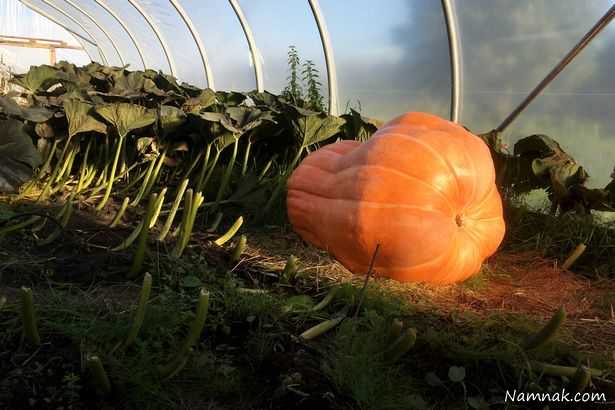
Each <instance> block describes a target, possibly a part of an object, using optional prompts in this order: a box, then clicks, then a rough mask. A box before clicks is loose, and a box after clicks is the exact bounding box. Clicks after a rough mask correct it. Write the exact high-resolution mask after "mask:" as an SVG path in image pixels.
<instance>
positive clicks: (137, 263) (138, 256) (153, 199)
mask: <svg viewBox="0 0 615 410" xmlns="http://www.w3.org/2000/svg"><path fill="white" fill-rule="evenodd" d="M157 201H158V194H152V195H151V196H150V198H149V202H148V205H147V210H146V212H145V217H144V218H143V225H142V226H141V231H140V232H139V242H138V243H137V249H136V250H135V256H134V258H133V260H132V265H131V267H130V271H129V272H128V277H129V278H132V277H134V276H136V275H137V274H139V272H141V268H142V267H143V261H144V260H145V251H146V248H147V239H148V236H149V224H150V221H151V219H152V216H153V215H154V212H155V209H156V204H157Z"/></svg>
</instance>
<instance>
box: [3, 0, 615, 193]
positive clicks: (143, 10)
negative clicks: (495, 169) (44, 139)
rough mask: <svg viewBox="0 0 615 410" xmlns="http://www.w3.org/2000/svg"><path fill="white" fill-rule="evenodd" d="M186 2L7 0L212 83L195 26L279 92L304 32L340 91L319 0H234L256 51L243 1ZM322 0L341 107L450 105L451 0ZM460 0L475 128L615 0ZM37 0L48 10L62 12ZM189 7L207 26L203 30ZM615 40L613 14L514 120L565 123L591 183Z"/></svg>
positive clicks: (614, 102)
mask: <svg viewBox="0 0 615 410" xmlns="http://www.w3.org/2000/svg"><path fill="white" fill-rule="evenodd" d="M175 2H176V3H177V4H179V5H180V6H181V8H182V9H183V11H185V16H184V18H182V16H181V15H180V14H179V13H178V10H177V8H176V7H175V6H174V5H173V2H172V1H171V0H130V1H129V0H22V1H18V0H0V13H1V14H0V21H1V25H0V27H2V28H3V29H2V33H0V34H8V35H11V34H12V35H22V36H37V37H45V38H47V37H49V38H54V39H61V40H65V41H67V42H69V43H71V44H78V43H77V41H76V40H75V38H78V37H76V36H74V35H71V34H69V33H68V32H67V31H66V30H64V29H63V28H60V27H59V26H58V25H57V24H56V23H58V24H61V25H64V26H65V27H67V28H68V29H69V30H72V31H74V32H76V33H78V34H79V35H81V36H83V37H87V38H90V37H91V40H92V42H94V43H96V44H98V46H99V48H100V50H101V51H102V53H103V54H104V55H105V56H106V57H107V60H108V63H109V64H116V65H118V64H120V57H121V60H122V61H124V62H125V63H127V64H130V67H131V68H132V69H142V68H143V64H142V61H141V55H142V56H143V61H144V62H145V64H146V66H147V68H153V69H156V70H163V71H164V72H167V73H168V72H170V70H171V67H173V68H174V71H175V75H176V76H177V77H178V78H180V79H181V80H183V81H186V82H189V83H192V84H194V85H197V86H200V87H205V86H207V85H208V79H207V75H206V71H205V68H204V64H203V58H202V57H201V55H200V53H199V48H198V46H197V43H196V42H195V39H194V37H195V35H196V36H197V37H198V38H199V40H200V41H201V44H202V46H203V51H205V54H206V57H207V60H208V64H209V66H210V75H211V77H212V78H211V80H212V81H213V79H215V86H216V88H217V89H220V90H229V89H235V90H251V89H254V88H256V78H255V66H254V64H255V62H256V63H258V64H260V65H262V79H261V80H262V82H263V85H264V88H265V89H267V90H269V91H272V92H275V93H278V92H280V91H281V90H282V89H283V88H284V86H285V85H286V83H287V76H288V67H287V52H288V47H289V46H291V45H293V46H295V47H296V48H297V50H298V52H299V56H300V58H301V60H302V61H307V60H311V61H312V62H313V63H314V66H315V67H316V68H317V69H318V70H319V72H320V79H321V83H322V86H321V87H322V94H323V95H325V96H327V90H328V83H327V65H326V62H325V54H324V52H323V45H322V42H321V38H320V33H319V30H318V27H317V25H316V22H315V19H314V14H313V12H312V9H311V8H310V1H308V0H236V1H234V3H235V5H236V6H237V7H239V8H240V9H241V11H242V13H243V15H244V16H245V21H246V22H247V25H248V28H249V29H250V30H251V32H252V33H253V40H254V44H255V47H256V48H255V50H254V56H253V55H252V53H251V52H250V47H249V45H248V42H247V39H246V34H245V32H244V31H243V29H242V25H241V24H240V20H239V19H238V16H237V14H236V13H235V10H234V9H233V7H232V2H231V1H229V0H208V1H196V0H175ZM312 3H318V4H319V5H320V9H321V11H322V14H323V16H324V20H325V23H326V27H327V28H328V32H329V36H330V40H331V46H332V50H333V55H334V57H335V63H336V73H337V78H338V87H339V98H338V101H339V102H338V107H339V111H340V112H344V111H345V110H346V109H347V108H348V107H353V108H355V109H360V110H361V111H362V112H363V114H365V115H368V116H372V117H377V118H380V119H383V120H387V119H390V118H392V117H394V116H396V115H398V114H400V113H402V112H406V111H411V110H420V111H428V112H432V113H435V114H438V115H441V116H443V117H447V116H448V114H449V104H450V97H451V79H450V77H451V75H450V62H449V51H448V38H447V32H446V25H445V19H444V15H443V11H442V7H441V2H438V1H429V2H427V1H423V0H388V1H387V2H374V1H372V0H353V2H352V6H349V2H341V1H338V0H320V1H314V2H312ZM451 3H452V4H453V5H454V9H455V10H456V15H455V16H454V17H455V19H456V25H457V27H458V28H459V34H460V37H459V43H460V44H459V45H460V51H461V54H460V57H461V80H462V81H461V84H460V85H461V117H460V120H461V122H462V123H463V124H464V125H466V126H468V127H469V128H470V129H472V130H473V131H475V132H484V131H488V130H490V129H493V128H494V127H496V126H497V125H498V123H499V122H500V121H501V120H502V119H503V118H504V117H505V116H506V115H507V114H508V113H510V112H511V111H512V109H513V108H514V107H515V106H516V105H517V104H518V103H519V102H520V101H521V100H522V99H523V98H524V97H525V95H527V93H528V92H529V91H530V90H531V89H532V88H533V87H534V86H535V85H536V84H537V83H538V82H539V81H540V80H541V79H542V78H543V77H544V75H545V74H547V73H548V71H549V70H550V69H551V68H552V67H553V66H554V65H555V64H556V63H557V62H558V61H559V60H560V59H561V58H562V57H563V55H565V53H566V52H567V51H568V50H570V48H571V47H572V46H573V45H574V44H575V43H576V42H577V41H578V40H579V39H580V38H581V37H582V36H583V34H584V33H585V32H586V31H587V30H588V29H589V28H590V27H591V26H592V25H593V24H594V23H595V22H596V21H597V20H598V19H599V18H600V16H602V14H604V13H605V12H606V10H607V9H608V8H609V7H610V6H611V5H612V4H613V2H612V0H592V1H586V2H580V1H578V0H558V1H554V0H550V1H549V0H518V1H509V0H463V1H460V0H457V1H454V0H451ZM26 4H28V5H33V6H35V7H37V8H39V9H41V10H44V11H45V12H46V13H47V14H48V15H50V16H52V17H53V19H54V21H55V22H56V23H52V22H50V21H49V20H47V19H46V18H44V17H41V16H39V15H37V14H36V13H34V12H32V11H31V10H29V9H28V8H26V7H25V5H26ZM75 5H77V6H78V7H75ZM105 6H106V7H105ZM58 9H60V10H62V11H64V12H65V13H68V14H70V16H71V18H67V16H66V15H63V14H62V13H61V12H59V11H58ZM109 10H111V11H113V14H115V16H114V15H113V14H112V13H110V12H109ZM116 17H117V18H116ZM185 18H187V19H189V20H190V22H191V23H192V25H193V27H194V28H195V32H193V33H191V32H190V30H189V27H188V26H187V25H186V24H185V22H184V19H185ZM94 21H95V22H94ZM101 27H102V30H101ZM86 31H87V32H86ZM113 43H115V44H113ZM81 44H82V45H85V46H86V47H87V51H88V54H89V55H90V56H92V58H93V59H95V60H98V61H100V60H101V58H100V56H99V53H98V52H97V50H96V49H95V47H93V46H91V45H88V43H87V42H84V41H81ZM165 49H166V51H167V54H165ZM614 49H615V26H613V25H611V26H610V27H608V28H607V29H606V30H605V31H604V32H603V33H601V34H600V35H599V36H598V37H597V38H596V39H595V40H594V41H593V42H592V43H591V44H590V45H589V46H588V47H587V49H585V50H584V51H583V52H582V53H581V54H580V55H579V56H578V57H577V58H576V60H575V61H574V62H573V63H572V64H571V65H570V66H569V67H567V68H566V69H565V70H564V71H563V72H562V73H561V75H560V76H559V77H558V78H557V79H556V81H555V82H553V84H551V85H550V86H549V87H548V88H547V89H546V90H545V91H544V92H543V93H542V94H541V95H540V96H539V97H538V98H537V99H536V100H535V101H534V102H533V103H532V104H531V105H530V107H529V109H528V110H527V111H526V112H524V113H523V114H522V115H521V117H519V118H518V119H517V120H516V121H515V122H514V123H513V124H512V126H511V127H510V128H509V129H507V131H506V135H505V137H506V138H507V139H508V142H509V143H513V142H514V141H516V139H518V138H519V137H522V136H526V135H529V134H532V133H544V134H548V135H552V136H553V137H555V138H556V139H557V140H558V141H560V142H561V143H562V144H563V146H564V148H565V149H567V150H568V151H569V152H570V153H571V154H572V155H573V156H574V157H575V158H577V159H578V160H579V161H580V162H581V163H584V164H587V166H588V168H589V172H590V175H592V176H593V177H594V178H593V184H592V185H604V183H606V182H607V181H608V176H609V174H610V167H611V163H612V158H613V157H614V156H615V144H613V143H612V138H613V137H614V136H615V116H613V115H612V113H613V112H615V98H614V97H615V79H614V78H613V76H612V74H611V73H613V72H615V53H613V50H614ZM0 50H1V52H2V55H3V58H4V59H5V60H6V61H8V62H9V63H10V64H11V65H13V66H14V68H15V70H17V71H24V70H26V69H27V67H28V66H29V65H31V64H42V63H46V62H47V54H46V52H45V51H44V50H42V51H41V50H27V49H15V48H10V47H1V48H0ZM139 50H140V51H141V53H139ZM61 59H66V60H69V61H71V62H75V63H77V64H84V63H86V62H87V61H89V59H88V58H87V57H86V55H85V54H84V53H82V52H79V51H72V50H60V51H58V60H61ZM255 59H256V60H255Z"/></svg>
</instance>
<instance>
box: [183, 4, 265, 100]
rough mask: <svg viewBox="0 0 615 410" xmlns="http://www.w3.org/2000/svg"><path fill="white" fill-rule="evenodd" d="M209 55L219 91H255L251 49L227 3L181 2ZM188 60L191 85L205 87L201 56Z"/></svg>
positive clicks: (196, 55) (190, 56) (187, 56)
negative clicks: (203, 84) (203, 85)
mask: <svg viewBox="0 0 615 410" xmlns="http://www.w3.org/2000/svg"><path fill="white" fill-rule="evenodd" d="M181 3H182V5H183V8H184V9H185V11H186V12H187V13H188V14H189V15H190V18H191V19H192V21H193V22H194V24H195V26H196V28H197V30H198V33H199V34H200V37H201V39H202V41H203V43H204V47H205V49H206V51H207V55H208V57H209V61H210V64H211V68H212V70H213V76H214V78H215V85H216V88H217V89H220V90H237V91H249V90H254V89H255V88H256V79H255V77H254V68H253V65H252V58H251V54H250V48H249V47H248V43H247V41H246V38H245V36H244V33H243V30H242V28H241V25H240V24H239V20H238V19H237V16H236V15H235V13H234V12H233V9H232V8H231V6H230V5H229V2H228V0H208V1H204V2H196V1H182V2H181ZM182 58H184V59H185V58H189V59H190V60H189V61H190V64H189V68H190V70H191V72H190V76H189V77H187V79H188V81H189V82H192V83H196V84H202V83H203V78H204V69H203V65H202V63H201V60H200V56H199V55H198V54H193V55H188V54H185V53H183V52H182Z"/></svg>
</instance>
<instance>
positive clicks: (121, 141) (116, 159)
mask: <svg viewBox="0 0 615 410" xmlns="http://www.w3.org/2000/svg"><path fill="white" fill-rule="evenodd" d="M124 137H125V136H124V135H120V136H119V139H118V142H117V148H116V149H115V155H114V157H113V163H112V164H111V171H110V173H109V181H108V182H107V187H106V189H105V195H104V196H103V199H102V200H101V201H100V203H99V204H98V206H97V207H96V210H97V211H100V210H101V209H103V208H104V207H105V205H106V204H107V201H108V200H109V197H110V196H111V190H112V189H113V181H115V171H116V169H117V163H118V162H119V159H120V153H121V152H122V146H123V145H124Z"/></svg>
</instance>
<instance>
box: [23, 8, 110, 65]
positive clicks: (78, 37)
mask: <svg viewBox="0 0 615 410" xmlns="http://www.w3.org/2000/svg"><path fill="white" fill-rule="evenodd" d="M19 1H20V2H21V4H23V5H24V6H25V7H27V8H29V9H30V10H32V11H33V12H35V13H37V14H40V15H41V16H43V17H45V18H46V19H48V20H49V21H51V22H53V23H55V24H57V25H58V26H60V27H62V28H63V29H64V30H66V31H67V32H69V33H70V34H71V35H72V36H73V38H74V39H75V41H76V42H78V43H79V44H80V45H81V48H82V49H83V52H84V53H85V54H86V55H87V56H88V58H89V59H90V61H94V59H93V58H92V55H91V54H90V52H89V51H88V49H87V48H86V47H85V44H84V43H83V42H84V41H85V42H87V43H90V44H91V45H92V46H94V47H96V48H97V49H98V45H97V44H96V43H95V42H93V41H91V40H89V39H88V38H86V37H84V36H82V35H81V34H79V33H77V32H76V31H74V30H72V29H71V28H69V27H67V26H66V25H65V24H64V23H62V22H61V21H59V20H58V19H56V18H55V17H53V16H52V15H50V14H49V13H47V12H46V11H44V10H42V9H40V8H38V7H36V6H35V5H33V4H29V3H28V2H27V1H26V0H19Z"/></svg>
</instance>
